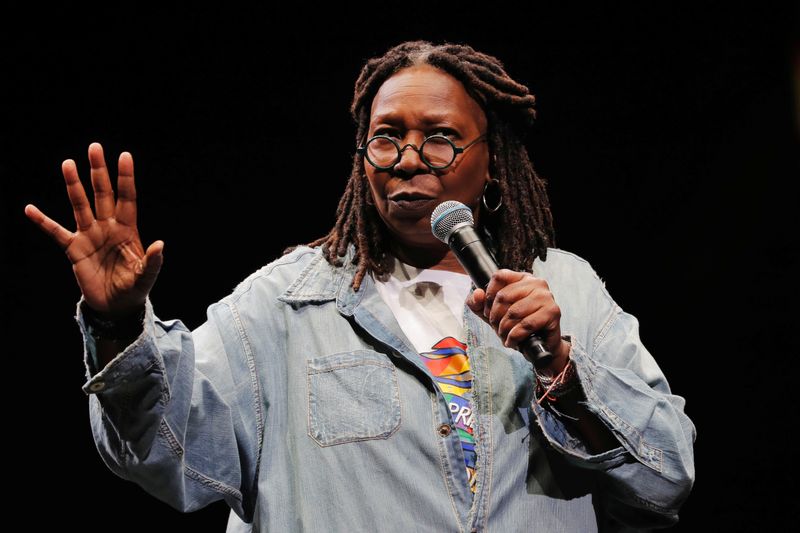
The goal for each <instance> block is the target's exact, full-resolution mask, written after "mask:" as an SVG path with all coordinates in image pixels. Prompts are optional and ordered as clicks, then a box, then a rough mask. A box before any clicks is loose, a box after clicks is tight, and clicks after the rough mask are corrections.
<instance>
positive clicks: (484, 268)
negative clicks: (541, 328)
mask: <svg viewBox="0 0 800 533" xmlns="http://www.w3.org/2000/svg"><path fill="white" fill-rule="evenodd" d="M431 231H432V232H433V234H434V235H435V236H436V238H437V239H439V240H440V241H442V242H443V243H445V244H446V245H448V246H449V247H450V249H451V250H453V253H454V254H455V255H456V258H457V259H458V262H459V263H461V266H462V267H464V270H465V271H466V272H467V274H469V276H470V277H471V278H472V281H473V282H474V283H475V286H476V287H479V288H481V289H484V290H485V289H486V286H487V285H488V284H489V281H490V280H491V278H492V274H494V272H496V271H497V270H498V268H499V267H498V266H497V262H496V261H495V259H494V257H493V256H492V254H491V253H490V252H489V250H488V249H487V248H486V246H485V245H484V243H483V241H482V240H481V237H480V234H479V233H478V230H477V228H475V219H474V218H473V217H472V210H471V209H470V208H469V207H467V206H466V205H464V204H462V203H461V202H456V201H454V200H448V201H446V202H442V203H440V204H439V205H438V206H436V209H434V210H433V213H432V214H431ZM518 350H519V351H520V352H522V354H523V355H524V356H525V358H526V359H527V360H528V361H530V362H531V363H533V364H534V365H535V366H537V367H541V366H544V365H547V364H549V363H550V361H551V360H552V359H553V354H551V353H550V352H549V351H548V350H547V348H545V347H544V344H543V343H542V339H541V337H539V336H538V335H537V334H536V333H534V334H532V335H531V336H530V337H528V338H527V339H525V340H524V341H522V342H521V343H519V347H518Z"/></svg>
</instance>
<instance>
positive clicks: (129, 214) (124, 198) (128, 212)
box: [116, 152, 136, 226]
mask: <svg viewBox="0 0 800 533" xmlns="http://www.w3.org/2000/svg"><path fill="white" fill-rule="evenodd" d="M117 168H118V169H119V171H118V172H119V174H118V177H117V194H118V197H117V211H116V217H117V221H118V222H120V223H122V224H125V225H126V226H136V185H135V183H134V180H133V156H131V154H130V153H128V152H122V153H121V154H120V155H119V162H118V163H117Z"/></svg>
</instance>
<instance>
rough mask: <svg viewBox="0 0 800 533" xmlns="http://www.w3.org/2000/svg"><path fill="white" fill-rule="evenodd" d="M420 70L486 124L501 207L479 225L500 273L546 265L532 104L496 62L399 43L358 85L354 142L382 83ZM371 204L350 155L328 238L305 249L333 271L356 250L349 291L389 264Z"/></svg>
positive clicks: (547, 230) (549, 227)
mask: <svg viewBox="0 0 800 533" xmlns="http://www.w3.org/2000/svg"><path fill="white" fill-rule="evenodd" d="M421 64H429V65H432V66H434V67H437V68H439V69H441V70H443V71H445V72H447V73H448V74H450V75H451V76H453V77H455V78H456V79H458V80H459V81H460V82H461V83H462V84H463V85H464V87H465V88H466V90H467V92H468V93H469V94H470V95H471V96H472V97H473V98H475V100H476V101H477V102H478V103H479V104H480V105H481V107H482V108H483V110H484V112H485V114H486V118H487V120H488V124H489V129H488V136H487V140H488V142H489V150H490V153H491V154H493V155H494V157H493V158H492V159H491V162H490V175H491V176H492V177H493V178H495V179H497V180H499V188H500V195H501V198H502V200H503V209H501V210H500V211H498V212H497V213H486V215H487V216H481V218H480V219H481V221H482V225H483V226H484V227H483V229H484V231H486V232H487V234H488V236H489V237H490V238H492V241H493V247H494V252H495V254H496V256H497V260H498V263H499V264H500V265H501V266H503V267H504V268H510V269H513V270H517V271H527V272H530V270H531V266H532V264H533V260H534V258H535V257H537V256H538V257H540V258H541V259H542V260H544V259H546V257H547V247H548V246H550V245H552V244H554V232H553V220H552V215H551V212H550V202H549V200H548V197H547V192H546V190H545V182H544V180H542V179H541V178H540V177H539V176H538V175H537V174H536V172H535V171H534V170H533V166H532V165H531V162H530V159H529V157H528V153H527V150H526V149H525V146H524V145H523V142H522V136H523V135H524V133H525V131H526V129H527V128H528V127H529V126H530V125H531V124H532V123H533V121H534V119H535V118H536V111H535V110H534V103H535V101H536V99H535V97H534V96H533V95H532V94H530V92H529V90H528V88H527V87H525V86H524V85H521V84H519V83H517V82H516V81H514V80H513V79H511V78H510V77H509V76H508V74H506V72H505V70H504V69H503V65H502V63H501V62H500V61H499V60H498V59H496V58H494V57H492V56H489V55H486V54H483V53H481V52H477V51H475V50H474V49H472V48H471V47H469V46H467V45H460V44H450V43H445V44H442V45H434V44H432V43H430V42H428V41H409V42H405V43H402V44H400V45H397V46H395V47H394V48H392V49H390V50H389V51H388V52H386V54H384V55H383V56H382V57H376V58H373V59H370V60H369V61H368V62H367V63H366V65H364V67H363V68H362V70H361V73H360V75H359V77H358V80H357V81H356V84H355V94H354V97H353V103H352V105H351V107H350V113H351V114H352V116H353V119H354V120H355V122H356V124H357V131H356V143H358V142H360V141H361V140H362V139H363V138H364V136H365V134H366V132H367V130H368V129H369V119H370V117H369V110H370V106H371V104H372V100H373V98H374V96H375V94H376V93H377V92H378V89H379V88H380V86H381V85H382V84H383V82H384V81H386V80H387V79H388V78H389V77H391V76H392V75H393V74H394V73H396V72H397V71H399V70H401V69H403V68H405V67H410V66H415V65H421ZM371 201H372V198H371V196H370V191H369V187H368V186H367V177H366V174H365V172H364V159H363V157H361V156H360V155H355V156H354V158H353V170H352V172H351V174H350V179H349V181H348V182H347V188H346V189H345V192H344V195H343V196H342V198H341V200H340V201H339V207H338V208H337V210H336V224H335V225H334V226H333V229H331V231H330V232H329V233H328V234H327V235H325V236H324V237H322V238H320V239H317V240H315V241H313V242H310V243H309V246H311V247H317V246H320V245H322V250H323V254H324V255H325V258H326V259H327V261H328V262H329V263H331V264H333V265H336V266H341V265H342V260H341V258H342V257H344V255H345V254H346V252H347V249H348V247H349V246H350V244H353V245H354V246H355V255H354V256H353V263H354V264H357V265H358V266H357V269H356V275H355V277H354V279H353V288H354V289H355V290H358V289H359V287H360V286H361V282H362V280H363V279H364V276H365V275H366V274H367V272H370V271H371V272H373V273H374V274H375V275H378V276H381V275H385V274H387V273H388V272H390V270H391V267H392V262H393V259H392V256H391V254H390V252H389V244H388V241H389V236H388V231H387V230H386V228H385V225H384V223H383V221H382V220H381V219H380V216H379V215H378V214H377V211H376V210H375V208H374V206H373V205H372V203H371ZM289 250H291V248H290V249H287V252H288V251H289Z"/></svg>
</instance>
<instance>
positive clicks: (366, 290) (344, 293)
mask: <svg viewBox="0 0 800 533" xmlns="http://www.w3.org/2000/svg"><path fill="white" fill-rule="evenodd" d="M309 250H311V251H312V252H313V253H314V257H313V258H312V259H311V261H310V262H309V263H308V265H306V267H305V268H304V269H303V271H302V272H300V274H299V275H298V276H297V277H296V278H295V279H294V280H293V281H292V283H291V284H290V285H289V288H287V289H286V290H285V291H284V292H283V294H281V295H280V296H279V297H278V299H279V300H280V301H282V302H286V303H288V304H290V305H292V306H294V307H299V306H303V305H307V304H320V303H324V302H329V301H333V300H335V301H336V307H337V309H338V310H339V312H340V313H341V314H342V315H344V316H349V317H351V316H353V314H354V313H355V311H356V308H357V307H358V306H359V304H361V303H362V301H363V300H364V299H365V298H366V301H368V302H370V303H371V304H373V305H369V306H368V307H369V308H370V309H371V311H372V312H377V309H378V308H376V307H375V305H377V300H378V298H379V297H378V296H377V291H376V289H375V287H374V285H375V282H374V281H373V279H372V277H371V276H370V275H369V274H367V275H366V276H364V279H363V280H362V283H361V288H360V289H359V290H358V291H355V290H353V287H352V283H353V277H354V276H355V273H356V270H357V268H358V265H356V264H353V256H354V254H355V247H354V246H353V245H350V247H349V249H348V251H347V254H345V256H344V257H343V258H342V266H341V267H335V266H333V265H331V264H330V263H328V261H327V260H326V259H325V256H324V255H323V254H322V250H321V248H316V249H313V250H312V249H309ZM373 292H375V294H374V295H373V294H372V293H373ZM373 296H374V298H373ZM378 307H382V306H378ZM385 311H387V312H389V309H388V307H387V308H386V309H385ZM389 313H390V312H389ZM464 313H465V314H464V318H465V323H464V325H465V327H466V329H467V331H468V332H469V335H470V341H472V342H473V343H480V342H481V341H482V342H484V343H487V344H489V345H493V346H495V347H498V348H503V345H502V343H501V342H500V339H499V338H498V337H497V335H495V334H494V331H493V330H492V329H491V327H490V326H489V325H488V324H486V323H485V322H484V321H482V320H481V319H479V318H478V317H477V316H475V315H474V314H473V313H472V312H470V311H468V309H467V308H466V306H465V308H464ZM385 318H386V319H387V320H388V317H385ZM391 318H392V319H391V320H390V321H389V322H390V323H393V322H394V318H393V317H391ZM391 329H392V330H393V331H394V332H395V333H396V334H397V335H396V336H397V337H399V338H400V339H404V338H405V336H404V335H403V334H402V333H401V332H400V331H399V327H398V328H391ZM409 344H410V343H409Z"/></svg>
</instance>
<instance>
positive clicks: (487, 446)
mask: <svg viewBox="0 0 800 533" xmlns="http://www.w3.org/2000/svg"><path fill="white" fill-rule="evenodd" d="M481 363H483V361H481ZM478 366H479V367H480V369H481V373H483V369H484V365H483V364H480V365H478ZM485 368H486V383H487V384H488V389H489V390H488V399H487V411H486V418H487V419H488V420H487V425H488V431H487V433H488V439H487V440H486V441H485V445H484V446H481V449H482V450H485V453H486V466H487V468H488V472H487V473H486V480H485V481H486V491H487V493H486V496H485V497H484V501H483V528H484V529H487V530H488V528H489V526H488V523H489V500H490V499H491V496H492V475H493V474H494V461H493V454H492V451H491V448H492V438H493V434H492V413H493V411H492V394H493V393H492V379H491V376H489V365H488V364H487V365H485ZM481 426H482V425H481ZM484 437H485V435H484V431H483V427H481V438H484Z"/></svg>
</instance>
